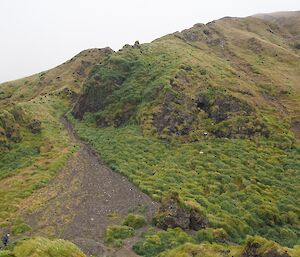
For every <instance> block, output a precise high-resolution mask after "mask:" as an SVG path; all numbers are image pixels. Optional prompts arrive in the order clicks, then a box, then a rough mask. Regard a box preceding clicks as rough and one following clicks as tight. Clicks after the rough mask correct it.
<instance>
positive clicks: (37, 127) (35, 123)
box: [28, 119, 42, 134]
mask: <svg viewBox="0 0 300 257" xmlns="http://www.w3.org/2000/svg"><path fill="white" fill-rule="evenodd" d="M28 128H29V129H30V131H31V133H33V134H37V133H40V132H41V129H42V122H41V121H39V120H38V119H33V120H32V121H31V122H30V123H29V124H28Z"/></svg>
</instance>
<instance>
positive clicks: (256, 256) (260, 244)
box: [241, 238, 291, 257]
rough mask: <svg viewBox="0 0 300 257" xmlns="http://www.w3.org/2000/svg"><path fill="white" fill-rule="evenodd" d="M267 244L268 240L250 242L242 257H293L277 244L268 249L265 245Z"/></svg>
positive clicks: (261, 239) (252, 240)
mask: <svg viewBox="0 0 300 257" xmlns="http://www.w3.org/2000/svg"><path fill="white" fill-rule="evenodd" d="M265 242H267V240H266V239H263V238H260V239H259V240H256V239H255V238H253V239H250V240H248V241H247V243H246V246H245V248H244V250H243V253H242V255H241V257H291V256H290V255H289V254H288V253H287V252H286V251H285V250H283V249H280V248H279V247H278V246H277V245H276V244H275V243H274V245H269V247H268V248H266V246H265V245H264V243H265Z"/></svg>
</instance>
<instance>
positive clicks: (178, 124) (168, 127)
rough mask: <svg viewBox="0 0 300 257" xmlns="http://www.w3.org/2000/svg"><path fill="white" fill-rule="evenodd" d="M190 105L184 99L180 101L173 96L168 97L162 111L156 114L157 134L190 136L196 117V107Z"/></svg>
mask: <svg viewBox="0 0 300 257" xmlns="http://www.w3.org/2000/svg"><path fill="white" fill-rule="evenodd" d="M188 105H189V104H188V103H186V102H185V101H184V99H181V98H180V99H178V98H176V96H174V95H172V94H168V95H166V97H165V99H164V102H163V104H162V106H161V109H160V111H159V112H158V113H155V114H154V119H153V121H154V126H155V127H156V129H157V132H158V133H159V134H162V133H167V134H168V135H172V134H175V135H177V136H183V135H187V134H189V132H190V130H191V129H192V124H193V121H194V120H195V118H196V117H195V115H194V114H193V108H195V107H193V106H192V105H190V106H188Z"/></svg>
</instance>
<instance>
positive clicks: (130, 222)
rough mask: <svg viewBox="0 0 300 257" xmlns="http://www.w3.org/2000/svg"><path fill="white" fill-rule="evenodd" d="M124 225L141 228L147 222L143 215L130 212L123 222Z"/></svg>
mask: <svg viewBox="0 0 300 257" xmlns="http://www.w3.org/2000/svg"><path fill="white" fill-rule="evenodd" d="M122 224H123V225H124V226H128V227H132V228H134V229H138V228H141V227H143V226H145V225H146V224H147V221H146V219H145V218H144V217H143V216H142V215H137V214H129V215H127V216H126V217H125V218H124V220H123V223H122Z"/></svg>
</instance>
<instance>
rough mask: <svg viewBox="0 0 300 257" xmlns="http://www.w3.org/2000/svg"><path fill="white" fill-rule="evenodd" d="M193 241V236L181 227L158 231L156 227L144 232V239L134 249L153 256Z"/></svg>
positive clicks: (148, 256) (140, 253)
mask: <svg viewBox="0 0 300 257" xmlns="http://www.w3.org/2000/svg"><path fill="white" fill-rule="evenodd" d="M192 241H193V239H192V237H190V236H189V235H188V234H187V233H185V232H184V231H183V230H181V229H180V228H175V229H168V230H167V231H159V232H157V233H156V232H155V230H154V229H149V230H148V231H147V232H146V233H145V234H144V239H143V240H141V241H139V242H137V243H136V244H135V245H134V246H133V250H134V251H135V252H136V253H137V254H139V255H142V256H146V257H153V256H157V254H159V253H161V252H163V251H165V250H168V249H173V248H175V247H177V246H179V245H182V244H184V243H187V242H192Z"/></svg>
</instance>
